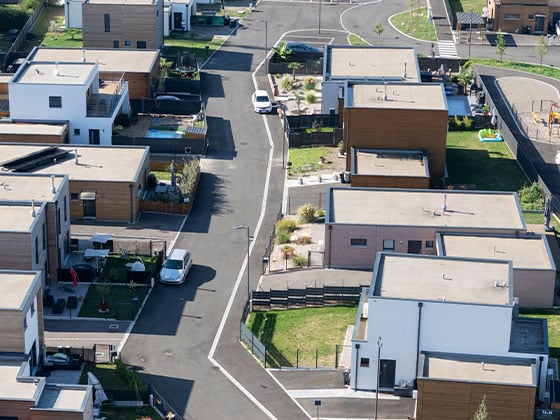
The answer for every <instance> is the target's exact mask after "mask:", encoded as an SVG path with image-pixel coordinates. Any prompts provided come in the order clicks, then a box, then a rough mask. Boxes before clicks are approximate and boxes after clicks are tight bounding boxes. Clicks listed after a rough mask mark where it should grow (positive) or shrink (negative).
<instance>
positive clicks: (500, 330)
mask: <svg viewBox="0 0 560 420" xmlns="http://www.w3.org/2000/svg"><path fill="white" fill-rule="evenodd" d="M512 271H513V269H512V263H511V261H498V260H493V261H489V260H482V259H468V258H459V257H438V256H431V255H409V254H395V253H385V252H381V253H378V254H377V258H376V262H375V267H374V271H373V277H372V282H371V287H370V288H369V289H364V291H363V292H362V298H361V302H360V306H359V308H358V314H357V318H356V323H355V328H354V335H353V337H352V365H351V381H350V386H351V388H353V389H356V390H376V389H377V375H378V370H377V366H378V355H380V357H379V361H380V362H379V365H380V370H379V388H380V389H393V388H394V387H395V385H399V384H401V385H403V384H406V385H407V386H412V384H413V383H414V381H415V380H416V379H417V377H418V376H419V375H420V374H421V370H420V369H421V366H420V356H421V354H422V353H423V352H443V353H460V354H466V355H484V356H499V357H519V358H525V359H535V360H540V361H541V363H540V365H541V366H540V372H539V377H540V379H541V380H540V382H539V383H540V384H541V385H540V387H539V390H538V392H537V395H538V396H539V399H541V400H543V399H544V392H545V386H546V383H545V382H546V371H547V364H548V337H547V332H546V320H544V319H533V318H521V317H518V316H517V315H516V311H515V309H516V302H515V300H514V297H513V293H512V291H513V287H512V281H513V280H512V276H513V274H512Z"/></svg>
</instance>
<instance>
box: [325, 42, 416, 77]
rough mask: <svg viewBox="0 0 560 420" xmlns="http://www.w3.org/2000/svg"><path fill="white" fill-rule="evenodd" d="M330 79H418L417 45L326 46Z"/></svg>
mask: <svg viewBox="0 0 560 420" xmlns="http://www.w3.org/2000/svg"><path fill="white" fill-rule="evenodd" d="M327 54H330V57H328V58H327V59H328V60H329V61H330V69H329V70H330V78H331V79H357V78H368V79H379V80H381V79H383V78H386V79H391V78H392V79H395V78H399V79H404V78H403V75H404V70H405V68H404V66H405V63H406V76H407V77H406V80H407V81H411V82H419V81H420V76H419V74H418V67H417V61H416V52H415V50H414V48H391V47H368V46H360V47H348V46H336V45H332V46H327Z"/></svg>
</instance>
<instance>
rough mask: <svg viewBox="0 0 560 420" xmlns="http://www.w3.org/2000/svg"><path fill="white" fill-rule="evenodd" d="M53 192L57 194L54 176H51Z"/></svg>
mask: <svg viewBox="0 0 560 420" xmlns="http://www.w3.org/2000/svg"><path fill="white" fill-rule="evenodd" d="M51 192H52V193H53V194H54V193H55V192H56V187H55V186H54V175H51Z"/></svg>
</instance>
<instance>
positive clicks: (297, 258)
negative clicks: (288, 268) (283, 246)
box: [292, 255, 307, 267]
mask: <svg viewBox="0 0 560 420" xmlns="http://www.w3.org/2000/svg"><path fill="white" fill-rule="evenodd" d="M292 263H293V264H294V265H295V266H296V267H306V266H307V258H305V257H304V256H303V255H294V256H293V257H292Z"/></svg>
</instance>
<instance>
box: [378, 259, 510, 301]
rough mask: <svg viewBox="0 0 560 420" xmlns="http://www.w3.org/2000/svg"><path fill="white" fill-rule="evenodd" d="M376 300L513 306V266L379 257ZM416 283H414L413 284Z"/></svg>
mask: <svg viewBox="0 0 560 420" xmlns="http://www.w3.org/2000/svg"><path fill="white" fill-rule="evenodd" d="M373 279H374V281H375V283H374V284H375V289H372V291H371V292H372V293H374V294H375V295H376V296H381V297H385V298H395V299H410V300H432V301H442V302H455V303H469V304H483V305H511V304H512V300H513V298H512V296H511V289H512V288H510V287H506V286H507V285H510V284H511V263H510V262H508V261H488V260H468V259H462V258H454V257H438V256H433V255H411V254H389V253H384V252H382V253H378V257H377V261H376V263H375V267H374V271H373ZM412 280H413V281H412Z"/></svg>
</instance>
